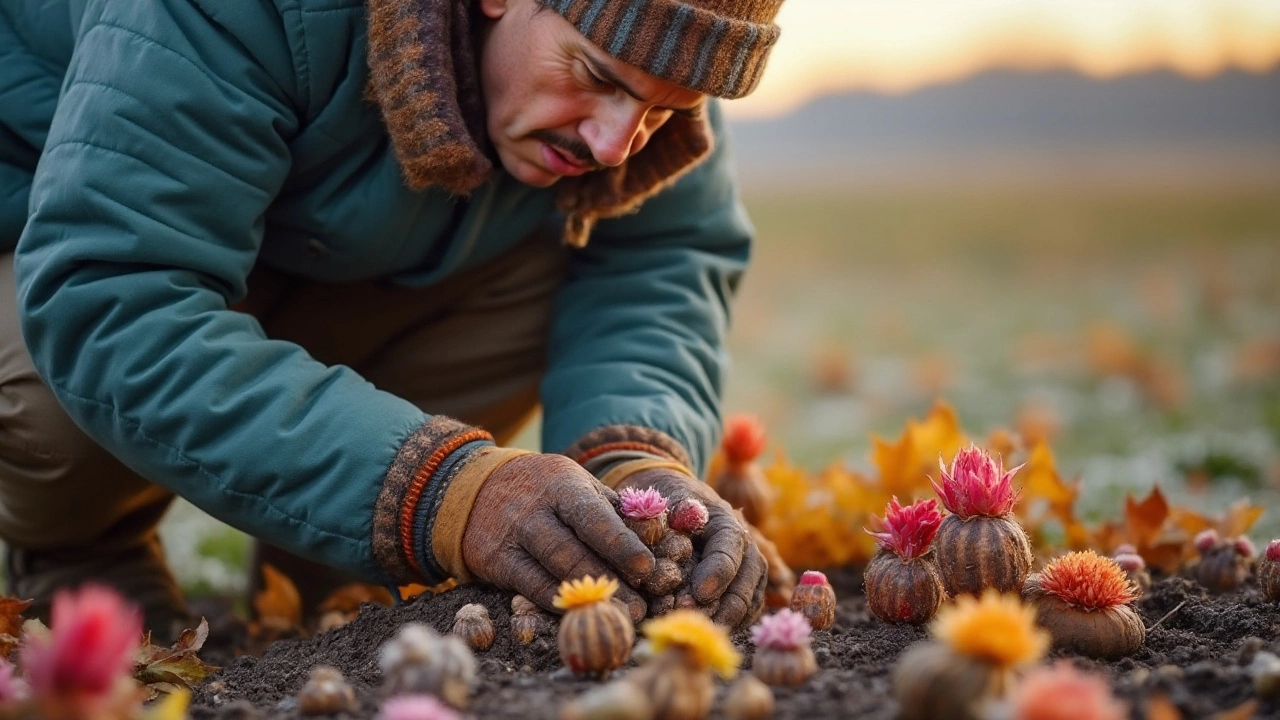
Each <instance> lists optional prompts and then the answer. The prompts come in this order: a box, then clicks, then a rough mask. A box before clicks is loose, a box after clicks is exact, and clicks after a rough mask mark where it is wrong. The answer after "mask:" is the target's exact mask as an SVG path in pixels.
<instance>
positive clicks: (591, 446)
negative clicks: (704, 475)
mask: <svg viewBox="0 0 1280 720" xmlns="http://www.w3.org/2000/svg"><path fill="white" fill-rule="evenodd" d="M616 452H636V453H642V454H644V455H652V456H655V457H660V458H666V459H668V460H671V461H674V462H677V463H680V464H682V465H684V466H685V467H693V463H692V462H691V461H690V460H689V453H688V451H686V450H685V449H684V446H683V445H681V444H680V442H679V441H678V440H676V439H675V438H673V437H671V436H670V435H668V434H666V433H664V432H662V431H661V430H654V429H653V428H647V427H641V426H639V425H605V426H604V427H599V428H596V429H595V430H592V431H591V432H589V433H587V434H586V435H583V436H582V437H580V438H578V441H577V442H575V443H574V444H572V445H570V446H569V447H568V448H566V449H565V450H564V452H563V453H562V454H563V455H568V456H569V457H571V458H573V460H574V462H576V463H578V464H579V465H582V466H583V467H586V466H587V464H588V463H591V462H592V460H594V459H595V458H598V457H602V456H604V455H606V454H610V453H616Z"/></svg>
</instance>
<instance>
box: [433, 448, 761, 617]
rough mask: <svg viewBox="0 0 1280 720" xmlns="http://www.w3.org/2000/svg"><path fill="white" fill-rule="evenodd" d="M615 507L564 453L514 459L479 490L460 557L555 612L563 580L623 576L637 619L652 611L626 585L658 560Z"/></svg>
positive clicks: (479, 573) (472, 569)
mask: <svg viewBox="0 0 1280 720" xmlns="http://www.w3.org/2000/svg"><path fill="white" fill-rule="evenodd" d="M495 450H496V449H495ZM465 471H466V469H465V468H464V472H465ZM616 504H617V495H616V494H615V493H614V491H612V490H610V489H609V488H607V487H605V486H604V485H602V484H601V483H600V482H599V481H598V480H596V478H595V476H593V475H592V474H591V473H589V472H587V471H586V470H584V469H583V468H582V466H580V465H578V464H577V463H575V462H574V461H573V460H571V459H569V458H567V457H565V456H564V455H552V454H538V453H527V454H522V455H519V456H516V457H513V458H511V459H508V460H506V461H505V462H502V464H500V465H498V466H497V467H496V469H493V470H492V471H491V472H489V473H488V476H487V478H486V479H484V480H483V484H481V485H480V487H479V491H478V492H477V493H476V495H475V500H474V503H473V504H472V505H471V511H470V517H469V518H468V520H467V521H466V526H465V530H464V531H463V533H462V538H461V540H462V542H461V554H462V557H461V560H462V562H463V563H464V564H465V566H466V572H467V573H469V574H470V575H471V576H473V577H475V578H477V579H480V580H483V581H485V582H488V583H490V584H492V585H496V586H497V587H500V588H503V589H506V590H514V591H516V592H518V593H520V594H521V595H524V596H525V597H527V598H529V599H530V600H532V601H533V602H535V603H537V604H538V605H540V606H542V607H543V608H545V609H547V610H552V611H554V606H553V605H552V599H553V598H554V597H555V595H556V592H557V590H558V588H559V586H560V583H561V581H563V580H570V579H577V578H581V577H584V576H587V575H590V576H592V577H599V576H601V575H605V576H608V577H613V578H620V579H621V580H622V581H623V582H624V583H625V584H620V585H619V587H618V592H617V594H616V595H615V596H614V597H615V598H616V599H617V600H620V601H621V602H622V603H623V604H625V605H626V606H627V610H628V612H629V613H630V614H631V619H632V620H633V621H635V622H639V621H640V620H642V619H643V618H644V616H645V614H646V612H647V611H648V606H647V605H646V603H645V601H644V599H643V598H641V597H640V595H639V594H638V593H637V592H636V591H635V590H633V589H632V588H631V587H628V586H637V587H638V586H640V585H641V584H643V583H644V581H645V579H646V578H647V577H648V576H649V574H650V573H651V572H652V571H653V568H654V565H655V560H654V557H653V553H652V552H650V551H649V548H647V547H645V545H644V543H642V542H640V538H639V537H637V536H636V534H635V533H634V532H632V531H631V530H630V529H629V528H628V527H627V526H626V525H625V524H623V522H622V518H621V517H620V516H619V515H618V512H617V511H616V510H615V509H614V508H615V505H616ZM717 567H718V566H717ZM735 569H736V566H735ZM455 574H458V573H455ZM726 584H727V583H726ZM709 587H710V588H711V589H712V590H715V587H716V585H714V584H710V585H709ZM719 591H723V587H720V590H718V591H716V592H717V593H718V592H719Z"/></svg>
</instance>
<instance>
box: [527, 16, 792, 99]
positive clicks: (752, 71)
mask: <svg viewBox="0 0 1280 720" xmlns="http://www.w3.org/2000/svg"><path fill="white" fill-rule="evenodd" d="M539 2H540V3H542V4H543V5H546V6H547V7H549V8H551V9H553V10H555V11H556V12H558V13H560V14H561V15H563V16H564V17H565V18H566V19H567V20H568V21H569V22H571V23H573V25H574V27H576V28H578V31H579V32H581V33H582V34H583V35H585V36H586V37H587V39H588V40H590V41H591V42H592V43H594V44H595V45H596V46H597V47H599V48H600V49H602V50H604V51H605V52H607V53H609V54H610V55H612V56H613V57H615V58H617V59H619V60H621V61H622V62H625V63H627V64H628V65H634V66H636V67H638V68H640V69H641V70H644V71H645V72H647V73H649V74H650V75H653V76H654V77H658V78H661V79H663V80H667V81H670V82H673V83H675V84H677V85H680V86H682V87H686V88H689V89H691V90H696V91H698V92H701V93H706V94H707V95H712V96H715V97H722V98H738V97H742V96H744V95H747V94H748V93H750V92H751V91H752V90H754V89H755V87H756V85H757V84H758V83H759V81H760V76H761V74H762V73H763V71H764V65H765V61H766V59H767V58H768V57H769V51H770V50H771V49H772V48H773V45H774V43H775V42H777V40H778V26H777V25H776V24H774V22H773V19H774V17H775V16H776V15H777V14H778V9H779V8H780V7H781V6H782V0H735V2H732V3H730V2H723V0H539Z"/></svg>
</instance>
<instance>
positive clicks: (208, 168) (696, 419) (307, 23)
mask: <svg viewBox="0 0 1280 720" xmlns="http://www.w3.org/2000/svg"><path fill="white" fill-rule="evenodd" d="M365 14H366V13H365V7H364V5H363V3H362V2H359V1H358V0H127V1H122V0H0V252H7V251H10V250H13V249H14V248H15V246H16V258H15V267H16V270H17V275H18V284H19V297H18V303H19V308H20V313H21V316H22V327H23V333H24V336H25V338H26V340H27V342H28V345H29V347H30V349H31V353H32V356H33V357H34V359H35V362H36V365H37V367H38V368H39V371H40V373H41V374H42V376H43V377H44V379H45V380H46V382H47V383H48V384H49V386H50V387H51V388H52V389H53V391H54V392H55V393H56V395H57V396H58V398H59V400H60V401H61V403H62V404H63V405H64V406H65V407H66V409H67V411H68V412H69V413H70V415H71V416H72V418H74V419H75V421H76V422H77V423H78V424H79V425H80V426H81V427H83V428H84V429H85V430H86V431H87V432H88V433H89V434H90V435H91V436H92V437H93V438H95V439H96V440H97V441H98V442H100V443H102V444H103V445H104V446H105V447H107V448H108V449H109V450H111V452H113V453H114V454H115V455H117V456H118V457H120V458H121V459H122V460H123V461H124V462H125V463H126V464H128V465H129V466H130V467H132V468H134V469H136V470H137V471H138V472H140V473H141V474H143V475H144V476H145V477H147V478H149V479H151V480H153V481H154V482H157V483H159V484H161V485H163V486H165V487H168V488H170V489H172V490H173V491H175V492H177V493H178V494H179V495H181V496H183V497H185V498H187V499H188V500H190V501H191V502H193V503H195V504H196V505H197V506H199V507H201V508H203V509H204V510H206V511H207V512H209V513H211V514H212V515H214V516H215V517H218V518H220V519H222V520H223V521H225V522H227V523H229V524H231V525H234V526H236V527H239V528H241V529H243V530H245V531H246V532H248V533H250V534H253V535H255V536H258V537H261V538H263V539H264V540H267V541H269V542H271V543H274V544H277V545H279V546H282V547H284V548H286V549H289V550H292V551H294V552H296V553H299V554H301V555H303V556H306V557H310V558H313V559H316V560H318V561H321V562H325V563H327V564H330V565H333V566H336V567H339V568H341V569H344V570H346V571H348V572H351V573H353V574H355V575H358V576H360V577H363V578H366V579H368V580H370V581H377V582H388V581H403V580H405V579H406V578H404V577H395V573H393V572H391V571H389V570H388V568H387V564H386V563H385V562H382V563H380V562H379V561H378V559H377V558H376V552H375V551H374V549H373V547H372V544H373V540H372V537H373V535H374V534H375V530H376V528H375V527H374V525H375V522H374V514H375V513H374V511H375V504H376V503H377V502H378V497H379V493H380V492H381V491H382V489H383V485H384V482H385V481H386V476H387V473H388V467H389V466H390V465H391V464H392V462H393V460H394V459H395V458H396V456H397V453H398V452H399V451H400V450H401V448H402V447H404V446H405V444H406V442H407V440H408V439H409V438H411V437H412V436H413V434H414V433H415V432H417V431H418V430H419V429H420V428H421V427H423V425H424V423H428V422H429V421H430V420H431V416H430V415H428V414H426V413H424V412H423V411H422V410H420V409H419V408H417V407H415V406H414V405H412V404H410V403H408V402H406V401H405V400H403V399H401V398H398V397H395V396H393V395H391V394H388V393H386V392H382V391H379V390H378V389H376V388H375V387H373V386H372V385H371V384H370V383H368V382H366V381H365V380H364V379H362V378H361V377H359V376H358V375H357V374H355V373H354V372H352V371H351V370H350V369H347V368H344V367H328V366H325V365H322V364H320V363H318V362H316V361H315V360H313V359H312V358H311V357H309V356H308V354H307V353H306V352H305V351H304V350H303V349H302V348H301V347H298V346H296V345H293V344H290V343H287V342H281V341H275V340H270V339H268V338H266V337H264V336H263V334H262V331H261V329H260V327H259V326H258V324H257V322H256V321H255V320H253V319H252V318H251V317H249V316H247V315H244V314H241V313H238V312H234V311H232V310H230V309H229V306H231V305H233V304H234V303H236V302H237V301H239V300H240V299H241V298H242V297H243V296H244V295H245V279H246V276H247V275H248V273H249V271H250V269H251V268H252V267H253V266H254V265H255V263H259V262H261V263H266V264H268V265H270V266H272V267H274V268H277V269H281V270H284V271H286V272H289V273H293V274H296V275H299V276H303V277H308V278H315V279H320V280H324V281H329V282H342V281H354V280H359V279H366V278H372V277H388V278H393V279H394V280H395V281H397V282H401V283H406V284H413V285H419V286H423V285H430V284H432V283H435V282H438V281H440V280H441V279H443V278H446V277H448V276H450V275H452V274H455V273H457V272H459V271H461V270H464V269H467V268H470V267H473V266H475V265H477V264H478V263H481V262H483V261H485V260H486V259H489V258H492V257H494V256H495V255H497V254H499V253H501V252H503V251H504V250H505V249H507V248H510V247H511V246H512V245H513V244H515V243H516V242H518V241H519V240H520V239H522V238H524V237H525V236H527V235H528V234H529V233H530V232H531V231H532V230H533V229H534V228H536V227H538V226H540V225H542V224H545V223H547V222H554V221H555V212H556V211H555V210H554V207H553V199H552V196H551V193H550V192H549V191H546V190H536V189H533V188H529V187H526V186H522V185H520V184H519V183H517V182H515V181H514V180H513V179H511V178H510V177H509V176H506V175H505V174H498V175H497V176H496V177H495V178H494V179H493V180H491V181H489V182H487V183H486V184H485V185H484V186H482V187H481V188H480V189H478V190H477V191H476V192H475V193H474V194H473V195H471V196H470V197H469V198H467V199H462V198H453V197H450V196H448V195H447V194H445V193H444V192H440V191H427V192H414V191H411V190H409V189H407V188H406V187H405V185H404V183H403V181H402V175H401V169H400V167H399V165H398V163H397V161H396V158H395V155H394V153H393V152H392V150H391V147H390V144H389V140H388V136H387V132H386V130H385V128H384V126H383V125H382V123H381V118H380V115H379V113H378V110H377V108H376V107H374V106H373V105H372V104H371V103H370V102H368V101H367V100H366V99H365V97H364V88H365V85H366V83H367V80H368V74H369V71H368V66H367V61H366V41H367V38H366V17H365ZM712 121H713V127H714V128H715V130H716V133H717V135H718V136H719V137H720V140H721V142H719V143H718V149H717V150H716V151H715V152H714V153H713V154H712V156H711V157H710V159H709V160H708V161H707V162H705V163H704V164H702V165H701V166H699V168H698V169H696V170H695V171H693V172H691V173H690V174H688V175H686V176H684V178H682V179H681V180H680V181H679V182H677V183H676V184H675V185H673V186H672V187H670V188H668V189H666V190H664V191H662V192H661V193H660V194H659V195H657V196H655V197H654V198H652V199H650V200H649V201H647V202H646V203H645V204H644V206H643V207H642V208H641V210H640V211H639V212H638V213H637V214H634V215H631V216H628V217H624V218H621V219H614V220H604V221H601V222H600V223H599V225H597V227H596V229H595V231H594V233H593V235H592V239H591V242H590V244H589V245H588V246H587V247H586V248H584V249H582V250H578V251H575V253H574V256H573V260H572V267H571V272H570V277H569V279H568V280H567V281H566V283H565V285H564V286H563V288H562V289H561V291H560V292H559V296H558V300H557V310H556V317H555V319H554V322H553V329H552V338H551V357H550V366H549V370H548V372H547V375H546V377H545V381H544V383H543V386H542V399H543V404H544V413H545V416H544V417H545V419H544V436H543V444H544V448H545V449H546V450H547V451H561V450H563V449H564V448H568V447H569V446H571V445H573V444H574V443H575V442H579V441H580V439H581V438H583V437H584V436H590V435H591V433H592V432H593V431H598V430H599V429H600V428H605V427H609V426H619V427H639V428H645V429H649V430H652V431H656V432H657V434H659V435H661V436H662V437H663V438H666V439H668V440H672V441H674V443H676V444H677V445H678V446H679V447H680V448H682V449H683V451H684V452H685V453H686V454H687V457H688V459H689V460H690V462H691V463H692V464H693V465H694V466H695V468H696V469H699V470H700V469H701V468H702V467H703V465H704V464H705V461H706V459H707V457H708V454H709V452H710V450H711V448H712V447H713V445H714V443H715V442H716V440H717V433H718V428H719V425H720V422H719V398H720V394H721V389H722V384H723V382H724V379H725V372H726V367H727V357H726V354H725V349H724V345H723V342H724V337H725V333H726V330H727V325H728V320H729V303H730V298H731V295H732V293H733V292H734V289H735V288H736V286H737V283H738V282H739V279H740V277H741V274H742V272H743V270H744V267H745V265H746V263H747V258H748V252H749V247H750V239H751V228H750V225H749V223H748V220H747V218H746V216H745V213H744V211H743V209H742V207H741V205H740V203H739V202H738V199H737V197H736V193H735V189H734V185H733V183H732V180H731V177H730V166H729V159H728V157H727V156H726V152H725V148H724V142H723V134H722V133H721V132H720V118H719V111H718V109H714V108H713V115H712ZM455 215H456V216H455Z"/></svg>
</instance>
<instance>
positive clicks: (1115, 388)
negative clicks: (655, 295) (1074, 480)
mask: <svg viewBox="0 0 1280 720" xmlns="http://www.w3.org/2000/svg"><path fill="white" fill-rule="evenodd" d="M1277 196H1278V194H1277V193H1276V192H1275V191H1274V189H1270V188H1268V189H1265V190H1259V191H1256V192H1254V191H1249V192H1232V193H1229V194H1214V193H1211V192H1198V193H1191V192H1183V193H1176V194H1148V193H1142V192H1138V191H1126V192H1123V193H1120V192H1110V193H1105V194H1103V193H1097V194H1094V193H1089V192H1087V191H1072V192H1068V191H1062V192H1057V193H1050V192H1047V191H1035V192H1028V193H1026V194H1019V193H1008V192H1005V193H995V192H982V191H974V192H972V193H965V192H963V191H961V192H956V193H950V194H946V193H932V194H930V193H919V192H917V193H894V194H885V195H873V194H862V195H857V196H834V195H833V196H829V197H808V198H782V197H776V196H775V197H753V198H751V199H750V202H749V204H750V208H751V212H752V216H753V219H754V220H755V222H756V224H757V227H758V230H759V238H760V242H759V246H758V254H757V257H756V259H755V263H754V269H753V271H752V273H751V275H750V276H749V278H748V280H747V282H746V283H745V286H744V288H743V292H742V295H741V303H740V305H739V314H738V316H737V318H736V320H735V326H734V332H733V353H734V357H735V360H736V363H737V365H736V372H735V375H734V377H733V380H732V382H731V383H730V387H729V395H728V404H729V406H730V407H731V408H732V409H735V410H751V411H754V412H757V413H758V414H759V415H760V416H761V417H762V418H763V419H764V420H765V421H766V423H767V424H768V425H769V426H770V427H772V428H773V430H774V433H775V437H776V440H777V444H778V445H779V446H782V447H785V448H786V449H787V452H788V454H789V456H790V457H791V458H792V459H793V460H796V461H798V462H799V463H801V464H804V465H808V466H811V467H817V466H821V465H825V464H827V463H830V462H833V461H841V462H844V463H846V464H847V465H850V466H852V467H855V468H863V469H866V468H867V467H868V465H869V463H868V454H869V450H870V442H871V441H870V435H871V433H880V434H882V435H884V436H887V437H896V436H897V435H898V434H899V433H900V432H901V431H902V427H903V424H904V422H905V420H906V419H907V418H910V417H921V416H923V415H924V414H925V412H926V411H927V410H928V408H929V407H930V406H931V405H932V404H933V402H934V400H935V398H943V399H945V400H947V401H948V402H949V403H951V404H952V405H953V406H954V407H955V409H956V410H957V412H958V414H959V416H960V418H961V420H962V423H963V425H964V427H965V429H966V430H968V431H969V432H970V433H971V434H972V435H974V436H976V437H978V438H981V437H982V436H984V435H985V434H986V433H987V432H988V431H990V430H991V429H993V428H995V427H1000V426H1005V427H1011V428H1013V429H1015V430H1020V431H1022V432H1023V433H1024V434H1027V435H1042V436H1046V437H1048V438H1049V439H1050V443H1051V446H1052V447H1053V449H1054V451H1055V453H1056V454H1057V456H1058V466H1059V468H1060V470H1061V471H1062V472H1063V474H1064V475H1065V476H1067V477H1077V476H1078V477H1081V478H1083V480H1084V483H1085V487H1086V488H1087V489H1086V491H1085V492H1084V494H1083V497H1082V507H1081V509H1082V510H1083V512H1084V513H1085V515H1086V516H1092V517H1097V516H1099V515H1102V516H1114V515H1118V514H1119V511H1120V499H1121V498H1122V497H1123V495H1124V493H1125V492H1127V491H1131V490H1132V491H1135V492H1141V493H1145V492H1146V491H1147V490H1148V489H1149V488H1150V486H1151V485H1152V484H1153V483H1156V482H1159V483H1161V484H1162V486H1164V487H1165V488H1166V489H1171V490H1172V491H1173V492H1172V493H1171V494H1172V495H1173V496H1174V497H1175V498H1177V499H1178V500H1179V501H1192V502H1195V504H1196V505H1198V506H1207V508H1208V509H1211V510H1215V511H1216V510H1219V509H1221V508H1222V507H1225V505H1226V504H1228V503H1229V502H1230V500H1232V499H1235V498H1237V497H1240V496H1246V495H1247V496H1249V497H1251V498H1253V500H1254V501H1255V502H1260V503H1262V504H1264V505H1267V506H1269V507H1270V508H1272V510H1270V511H1269V512H1267V513H1265V514H1264V516H1263V519H1262V521H1261V523H1260V524H1259V526H1258V527H1257V528H1256V534H1257V535H1258V537H1259V538H1261V537H1262V536H1267V537H1274V536H1276V535H1277V534H1280V501H1278V500H1280V493H1278V492H1277V490H1278V489H1280V203H1277V202H1276V197H1277ZM1193 497H1194V499H1192V498H1193Z"/></svg>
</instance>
